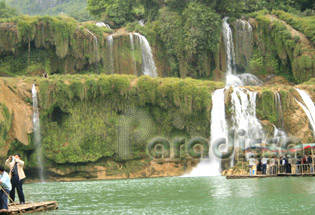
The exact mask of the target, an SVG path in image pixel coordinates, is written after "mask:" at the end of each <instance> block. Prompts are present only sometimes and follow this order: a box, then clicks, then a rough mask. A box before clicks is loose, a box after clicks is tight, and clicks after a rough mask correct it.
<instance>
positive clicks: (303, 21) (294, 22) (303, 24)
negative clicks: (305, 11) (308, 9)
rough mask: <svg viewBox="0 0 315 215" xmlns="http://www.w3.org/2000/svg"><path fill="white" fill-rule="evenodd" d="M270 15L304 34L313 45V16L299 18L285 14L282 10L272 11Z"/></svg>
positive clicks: (314, 42)
mask: <svg viewBox="0 0 315 215" xmlns="http://www.w3.org/2000/svg"><path fill="white" fill-rule="evenodd" d="M272 14H274V15H276V16H278V17H279V18H280V19H282V20H284V21H286V22H287V23H288V24H290V25H291V26H292V27H293V28H295V29H297V30H299V31H301V32H302V33H304V34H305V36H306V37H307V38H308V39H309V40H310V41H312V43H313V44H315V16H306V17H301V16H296V15H293V14H290V13H286V12H284V11H282V10H273V11H272Z"/></svg>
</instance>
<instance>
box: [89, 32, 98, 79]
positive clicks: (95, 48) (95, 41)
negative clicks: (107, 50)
mask: <svg viewBox="0 0 315 215" xmlns="http://www.w3.org/2000/svg"><path fill="white" fill-rule="evenodd" d="M87 32H88V33H89V34H91V35H92V37H93V48H94V55H95V67H96V73H98V65H97V62H98V51H97V46H98V45H97V37H96V36H95V35H94V34H93V33H92V32H91V31H89V30H88V29H87Z"/></svg>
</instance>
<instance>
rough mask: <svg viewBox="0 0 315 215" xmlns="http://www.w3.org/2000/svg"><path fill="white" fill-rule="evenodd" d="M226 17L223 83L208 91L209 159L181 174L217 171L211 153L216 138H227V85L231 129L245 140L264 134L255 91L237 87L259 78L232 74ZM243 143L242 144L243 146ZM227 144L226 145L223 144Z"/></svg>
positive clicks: (256, 82) (216, 161)
mask: <svg viewBox="0 0 315 215" xmlns="http://www.w3.org/2000/svg"><path fill="white" fill-rule="evenodd" d="M227 20H228V17H226V18H224V19H223V41H224V45H225V52H226V64H227V66H226V87H225V88H224V89H219V90H216V91H215V92H214V93H213V95H212V101H213V103H212V105H213V106H212V110H211V140H210V143H211V144H210V150H209V159H202V160H201V161H200V163H199V164H198V165H197V167H195V168H194V169H193V170H192V172H191V173H189V174H187V175H185V176H214V175H220V170H221V159H219V158H217V157H216V156H214V154H213V149H212V145H213V143H214V142H215V140H217V139H218V138H225V140H226V143H228V142H229V140H228V135H229V134H228V129H229V127H228V123H227V120H226V116H225V103H224V102H225V99H224V98H225V97H224V91H225V90H226V89H228V88H229V87H233V93H232V94H231V105H232V107H231V108H232V129H234V130H235V131H236V132H238V131H240V130H241V129H243V130H244V131H245V132H246V133H245V136H244V138H245V142H246V141H247V142H248V140H249V139H260V138H261V139H262V138H264V132H263V127H262V125H261V124H260V122H259V120H258V119H257V118H256V95H257V93H256V92H251V91H249V90H247V89H243V88H239V87H238V86H244V85H255V86H256V85H260V84H262V81H261V80H259V79H258V78H257V77H256V76H254V75H252V74H247V73H245V74H241V75H236V66H235V53H234V44H233V37H232V30H231V28H230V26H229V24H228V23H227ZM232 138H234V148H235V147H236V145H235V144H237V142H238V141H239V139H238V137H237V135H234V136H233V137H232ZM226 146H227V145H226ZM244 147H245V146H244ZM226 148H228V147H226ZM233 164H234V152H233V153H232V159H231V166H233Z"/></svg>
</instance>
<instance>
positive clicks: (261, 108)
mask: <svg viewBox="0 0 315 215" xmlns="http://www.w3.org/2000/svg"><path fill="white" fill-rule="evenodd" d="M258 99H259V101H258V102H257V109H256V112H257V117H258V118H259V119H263V120H268V121H269V122H271V123H272V124H275V123H276V122H277V114H278V113H277V110H276V108H275V106H276V105H275V99H274V93H273V91H272V90H269V89H264V90H262V93H261V95H259V98H258Z"/></svg>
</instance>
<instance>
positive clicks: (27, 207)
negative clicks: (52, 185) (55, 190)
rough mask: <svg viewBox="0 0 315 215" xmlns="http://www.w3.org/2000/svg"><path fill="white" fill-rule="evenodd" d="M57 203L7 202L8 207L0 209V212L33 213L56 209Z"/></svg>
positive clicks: (7, 213) (7, 214)
mask: <svg viewBox="0 0 315 215" xmlns="http://www.w3.org/2000/svg"><path fill="white" fill-rule="evenodd" d="M56 209H58V205H57V202H56V201H48V202H35V203H25V204H22V205H20V204H12V203H11V204H9V209H8V210H6V209H0V214H6V215H9V214H10V215H11V214H24V213H33V212H39V211H45V210H56Z"/></svg>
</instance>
